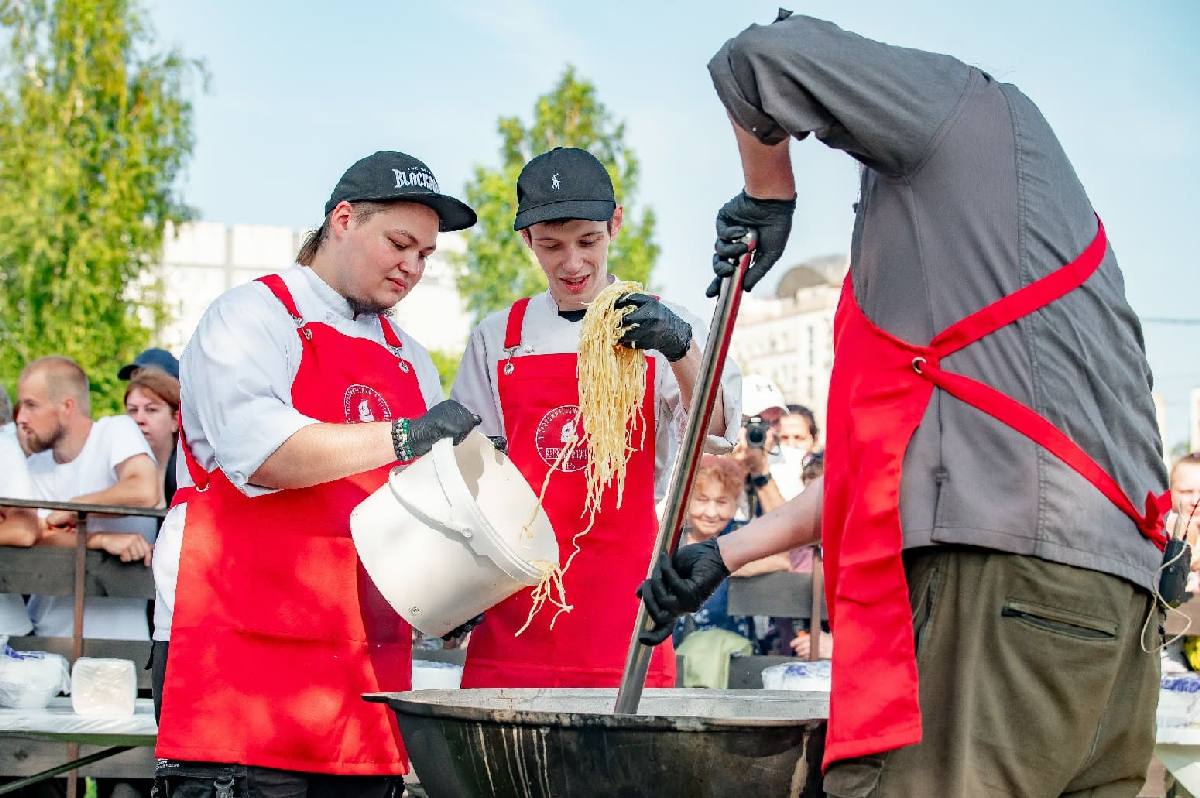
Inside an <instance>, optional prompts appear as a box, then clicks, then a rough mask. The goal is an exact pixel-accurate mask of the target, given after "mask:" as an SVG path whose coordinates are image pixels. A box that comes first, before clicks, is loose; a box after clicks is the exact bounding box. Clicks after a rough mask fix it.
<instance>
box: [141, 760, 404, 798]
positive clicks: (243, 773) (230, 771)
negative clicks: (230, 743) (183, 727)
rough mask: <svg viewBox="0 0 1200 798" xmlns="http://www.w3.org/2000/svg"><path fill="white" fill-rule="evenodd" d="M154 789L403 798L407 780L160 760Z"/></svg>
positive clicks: (194, 796)
mask: <svg viewBox="0 0 1200 798" xmlns="http://www.w3.org/2000/svg"><path fill="white" fill-rule="evenodd" d="M154 790H155V793H154V795H155V798H400V796H402V795H404V779H402V778H401V777H400V776H330V775H326V774H323V773H299V772H296V771H291V770H275V769H273V768H259V767H249V766H246V765H222V764H215V763H210V762H170V761H163V760H160V761H159V763H158V767H157V769H156V772H155V779H154Z"/></svg>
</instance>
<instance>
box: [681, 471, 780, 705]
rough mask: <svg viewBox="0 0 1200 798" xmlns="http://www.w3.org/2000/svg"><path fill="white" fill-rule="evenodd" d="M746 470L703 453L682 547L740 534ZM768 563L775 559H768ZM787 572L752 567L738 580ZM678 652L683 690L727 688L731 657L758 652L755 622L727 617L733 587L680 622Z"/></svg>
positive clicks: (767, 566)
mask: <svg viewBox="0 0 1200 798" xmlns="http://www.w3.org/2000/svg"><path fill="white" fill-rule="evenodd" d="M744 480H745V471H744V470H743V469H742V467H741V465H740V464H739V463H738V462H737V461H736V460H734V459H732V458H731V457H722V456H717V455H712V454H705V455H703V456H702V457H701V459H700V465H699V467H698V468H697V469H696V476H695V478H694V480H693V482H692V493H691V498H690V499H689V501H688V510H687V517H686V520H685V522H684V524H685V525H684V534H685V537H684V542H686V543H701V542H703V541H705V540H709V539H711V538H714V537H719V536H720V535H724V534H727V533H728V532H730V531H732V530H734V529H737V528H738V527H739V526H741V525H742V523H743V522H742V521H736V520H734V514H735V512H736V511H737V506H738V501H739V499H740V497H741V494H742V488H743V485H744ZM767 559H768V560H770V559H771V558H767ZM781 568H786V561H785V562H784V563H783V564H782V565H781V564H780V563H778V562H774V563H772V562H765V561H761V560H760V561H758V562H753V563H749V564H748V565H747V566H746V567H745V568H743V569H742V570H740V571H738V572H737V573H735V574H734V576H753V575H754V574H757V573H765V572H766V571H769V570H780V569H781ZM673 642H674V643H675V645H676V647H677V648H676V653H678V654H679V655H680V656H682V657H683V658H684V671H683V680H682V681H683V686H684V687H711V688H724V687H725V686H726V684H727V682H728V676H729V656H730V655H731V654H737V653H740V654H754V653H758V651H759V645H758V641H757V640H756V636H755V630H754V621H753V618H750V617H748V616H731V615H730V614H729V582H728V581H726V582H724V583H722V584H721V586H720V587H718V588H717V590H716V592H714V593H713V594H712V595H711V596H709V598H708V601H706V602H704V605H703V606H702V607H701V608H700V609H699V610H698V611H696V612H694V613H692V614H690V615H687V616H684V617H682V618H680V619H679V621H678V622H677V623H676V626H675V631H674V633H673Z"/></svg>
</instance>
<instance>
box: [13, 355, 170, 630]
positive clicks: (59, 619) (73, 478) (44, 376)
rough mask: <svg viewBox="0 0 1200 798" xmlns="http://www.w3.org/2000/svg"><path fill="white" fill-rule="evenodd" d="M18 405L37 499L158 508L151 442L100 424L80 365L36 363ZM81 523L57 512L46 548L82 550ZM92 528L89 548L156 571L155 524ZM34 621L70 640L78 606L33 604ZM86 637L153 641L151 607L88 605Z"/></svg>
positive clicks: (116, 422) (126, 424)
mask: <svg viewBox="0 0 1200 798" xmlns="http://www.w3.org/2000/svg"><path fill="white" fill-rule="evenodd" d="M17 398H18V402H19V404H20V412H19V421H18V424H19V425H20V427H21V431H22V432H23V433H24V434H25V436H26V439H27V440H28V441H29V446H30V449H31V450H32V452H33V454H32V455H31V456H30V457H29V460H28V466H29V476H30V479H31V480H32V483H33V490H34V495H35V496H36V497H37V498H39V499H47V500H50V501H71V502H82V503H88V504H110V505H124V506H128V507H153V506H154V505H155V503H156V502H157V501H158V471H157V469H156V467H155V464H154V455H153V454H151V452H150V447H149V445H148V444H147V443H146V439H145V437H143V435H142V433H141V431H140V430H139V429H138V428H137V425H136V424H134V423H133V420H132V419H130V418H129V417H128V416H124V415H122V416H109V417H106V418H100V419H97V420H95V421H93V420H92V418H91V404H90V402H89V399H88V378H87V375H86V374H85V373H84V372H83V369H82V368H80V367H79V364H78V363H76V362H75V361H73V360H71V359H70V358H66V357H58V356H52V357H44V358H41V359H40V360H35V361H34V362H32V363H30V364H29V365H28V366H26V367H25V370H24V371H23V372H21V379H20V381H19V383H18V387H17ZM77 521H78V519H77V518H76V516H75V514H74V513H72V512H65V511H61V510H60V511H54V512H50V513H49V514H47V515H46V517H45V523H46V527H47V529H46V531H45V533H43V535H42V537H41V540H40V541H39V543H40V544H41V545H49V546H74V545H75V535H76V523H77ZM87 528H88V540H87V545H88V548H91V549H103V550H104V551H107V552H108V553H110V554H112V555H115V556H118V557H120V558H121V560H122V561H124V562H134V561H137V560H141V561H142V562H144V563H145V564H146V565H149V564H150V552H151V548H152V545H153V543H154V534H155V523H154V519H153V518H136V517H126V516H116V517H99V516H92V517H90V518H89V519H88V527H87ZM29 615H30V617H31V618H32V620H33V625H34V631H35V633H36V634H38V635H41V636H44V637H70V636H71V630H72V627H73V624H74V599H73V597H71V596H36V595H35V596H31V597H30V599H29ZM83 633H84V636H86V637H92V638H105V639H110V640H148V639H149V637H150V634H149V628H148V626H147V623H146V602H145V600H143V599H128V598H110V597H107V596H97V597H91V598H88V599H87V600H86V601H85V602H84V613H83Z"/></svg>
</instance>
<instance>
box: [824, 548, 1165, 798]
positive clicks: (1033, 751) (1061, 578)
mask: <svg viewBox="0 0 1200 798" xmlns="http://www.w3.org/2000/svg"><path fill="white" fill-rule="evenodd" d="M905 566H906V571H907V574H908V584H909V598H910V600H911V603H912V607H913V630H914V634H915V635H916V643H917V670H918V673H919V674H920V680H921V688H920V702H921V715H922V740H921V742H920V743H919V744H917V745H913V746H908V747H906V748H901V749H897V750H895V751H889V752H887V753H884V754H880V755H877V756H871V757H863V758H859V759H854V760H848V761H845V762H839V763H835V764H834V765H833V766H832V767H831V768H830V769H829V771H828V773H827V774H826V777H825V790H826V792H827V794H828V795H830V796H836V798H868V797H870V798H892V797H893V796H895V797H896V798H900V797H901V796H903V798H910V797H911V796H937V798H990V796H997V797H999V796H1005V798H1010V797H1012V796H1019V797H1020V798H1040V797H1041V796H1046V797H1047V798H1050V797H1055V798H1057V796H1072V797H1073V798H1074V797H1076V796H1079V797H1082V796H1094V798H1110V796H1111V797H1112V798H1116V797H1117V796H1129V798H1133V796H1136V795H1137V793H1138V790H1139V789H1140V788H1141V786H1142V783H1143V782H1144V780H1145V774H1146V768H1147V766H1148V765H1149V762H1150V755H1151V752H1152V749H1153V747H1154V735H1155V717H1154V716H1155V709H1156V707H1157V705H1158V689H1159V655H1158V653H1157V651H1155V653H1146V651H1144V650H1143V647H1142V642H1141V636H1142V631H1143V625H1144V624H1145V623H1146V619H1147V615H1148V614H1151V613H1153V617H1152V618H1151V620H1150V623H1149V627H1148V628H1147V629H1146V633H1145V638H1146V640H1145V645H1146V647H1147V648H1150V649H1151V650H1154V649H1156V648H1157V647H1158V645H1159V643H1160V641H1161V631H1160V622H1161V618H1160V616H1159V613H1158V612H1157V611H1156V610H1155V609H1154V608H1153V601H1154V600H1153V597H1152V596H1150V595H1149V594H1148V593H1146V591H1144V590H1142V589H1140V588H1138V587H1135V586H1134V585H1133V584H1132V583H1130V582H1126V581H1125V580H1123V579H1119V578H1117V577H1114V576H1109V575H1107V574H1101V573H1098V572H1096V571H1088V570H1084V569H1081V568H1073V567H1071V566H1067V565H1059V564H1056V563H1052V562H1047V561H1045V560H1040V559H1038V558H1036V557H1027V556H1022V555H1016V554H1005V553H1002V552H996V551H990V550H986V549H974V548H964V547H953V548H949V547H946V548H943V547H937V548H929V549H920V550H915V551H911V552H906V556H905ZM836 640H837V630H836V628H835V629H834V641H835V645H836Z"/></svg>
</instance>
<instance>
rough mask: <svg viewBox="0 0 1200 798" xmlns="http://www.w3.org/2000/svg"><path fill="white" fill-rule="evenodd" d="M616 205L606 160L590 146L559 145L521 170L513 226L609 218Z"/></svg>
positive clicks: (604, 220)
mask: <svg viewBox="0 0 1200 798" xmlns="http://www.w3.org/2000/svg"><path fill="white" fill-rule="evenodd" d="M616 209H617V200H616V197H615V196H614V194H613V184H612V180H611V179H610V178H609V176H608V170H606V169H605V168H604V164H602V163H600V161H599V160H597V158H596V156H595V155H592V154H591V153H590V152H588V151H587V150H580V149H576V148H574V147H556V148H554V149H553V150H550V152H544V153H542V154H541V155H539V156H538V157H536V158H534V159H533V160H532V161H530V162H529V163H527V164H525V168H524V169H522V170H521V176H520V177H518V178H517V218H516V219H515V220H513V229H514V230H524V229H525V228H526V227H529V226H530V225H533V224H537V223H538V222H554V221H561V220H563V219H590V220H592V221H594V222H607V221H608V220H609V219H611V218H612V217H613V212H614V211H615V210H616Z"/></svg>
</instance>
